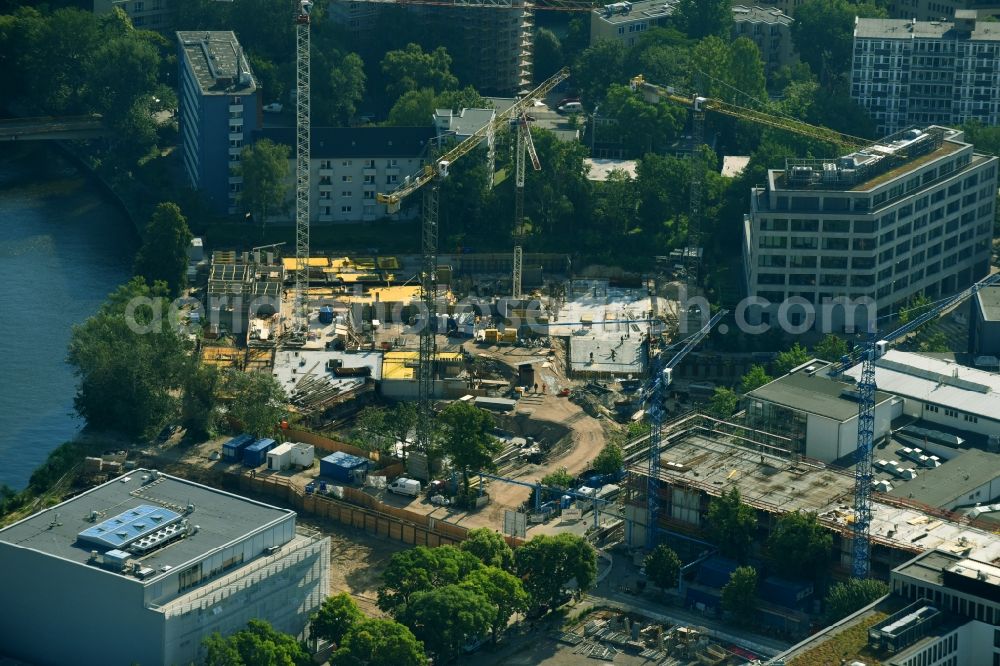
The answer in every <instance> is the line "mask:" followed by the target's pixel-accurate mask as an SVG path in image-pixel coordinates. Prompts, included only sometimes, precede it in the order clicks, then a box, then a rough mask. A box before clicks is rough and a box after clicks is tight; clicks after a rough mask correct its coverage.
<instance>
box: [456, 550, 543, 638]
mask: <svg viewBox="0 0 1000 666" xmlns="http://www.w3.org/2000/svg"><path fill="white" fill-rule="evenodd" d="M461 586H462V587H465V588H467V589H470V590H472V591H473V592H475V593H476V594H478V595H480V596H481V597H483V598H485V599H486V600H487V601H489V602H490V604H492V605H493V610H494V615H493V620H492V621H491V623H490V625H491V629H492V630H493V642H494V643H496V642H497V637H498V636H499V635H500V632H502V631H503V630H504V629H506V628H507V623H508V622H510V618H511V616H513V615H514V613H523V612H524V611H526V610H527V609H528V593H527V592H525V591H524V586H523V585H521V581H520V580H518V579H517V577H516V576H513V575H511V574H510V573H508V572H506V571H504V570H503V569H500V568H498V567H485V568H483V569H477V570H476V571H473V572H472V573H470V574H469V575H468V576H467V577H466V579H465V580H463V581H462V583H461Z"/></svg>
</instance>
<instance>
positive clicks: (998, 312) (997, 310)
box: [976, 285, 1000, 321]
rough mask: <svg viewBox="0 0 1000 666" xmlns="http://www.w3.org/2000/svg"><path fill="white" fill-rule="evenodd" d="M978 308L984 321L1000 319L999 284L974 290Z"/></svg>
mask: <svg viewBox="0 0 1000 666" xmlns="http://www.w3.org/2000/svg"><path fill="white" fill-rule="evenodd" d="M976 298H977V299H979V309H980V310H981V311H982V313H983V319H985V320H986V321H1000V285H990V286H989V287H985V288H983V289H980V290H979V291H978V292H976Z"/></svg>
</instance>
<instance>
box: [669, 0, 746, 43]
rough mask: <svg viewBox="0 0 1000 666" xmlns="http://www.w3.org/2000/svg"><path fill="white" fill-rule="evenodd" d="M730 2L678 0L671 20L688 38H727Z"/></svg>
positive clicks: (729, 22) (727, 0)
mask: <svg viewBox="0 0 1000 666" xmlns="http://www.w3.org/2000/svg"><path fill="white" fill-rule="evenodd" d="M731 7H732V0H679V2H678V3H677V8H676V9H674V13H673V18H674V20H675V21H676V22H677V25H678V26H680V28H681V29H682V30H683V31H684V32H685V33H687V34H688V36H690V37H694V38H696V39H701V38H702V37H708V36H709V35H716V36H719V37H723V36H725V37H728V36H729V26H731V25H732V24H733V12H732V9H731Z"/></svg>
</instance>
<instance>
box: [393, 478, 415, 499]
mask: <svg viewBox="0 0 1000 666" xmlns="http://www.w3.org/2000/svg"><path fill="white" fill-rule="evenodd" d="M388 489H389V492H390V493H396V494H397V495H406V496H408V497H417V496H418V495H420V482H419V481H417V480H416V479H404V478H403V477H400V478H398V479H396V480H395V481H393V482H392V483H390V484H389V487H388Z"/></svg>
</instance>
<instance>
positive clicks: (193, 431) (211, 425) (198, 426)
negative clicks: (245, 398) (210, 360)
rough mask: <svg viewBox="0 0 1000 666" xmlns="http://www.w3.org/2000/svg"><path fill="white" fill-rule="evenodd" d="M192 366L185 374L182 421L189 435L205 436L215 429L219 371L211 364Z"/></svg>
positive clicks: (195, 436)
mask: <svg viewBox="0 0 1000 666" xmlns="http://www.w3.org/2000/svg"><path fill="white" fill-rule="evenodd" d="M192 366H193V367H190V368H189V369H188V370H187V372H186V374H185V376H184V393H183V395H182V396H181V423H182V424H183V425H184V427H185V428H186V429H187V432H188V435H190V436H191V437H194V438H203V437H207V436H208V435H211V434H212V432H213V431H214V430H215V408H216V402H217V396H216V394H217V391H218V389H219V371H218V370H217V369H216V368H215V367H214V366H210V365H200V364H198V365H195V364H194V363H192Z"/></svg>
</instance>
